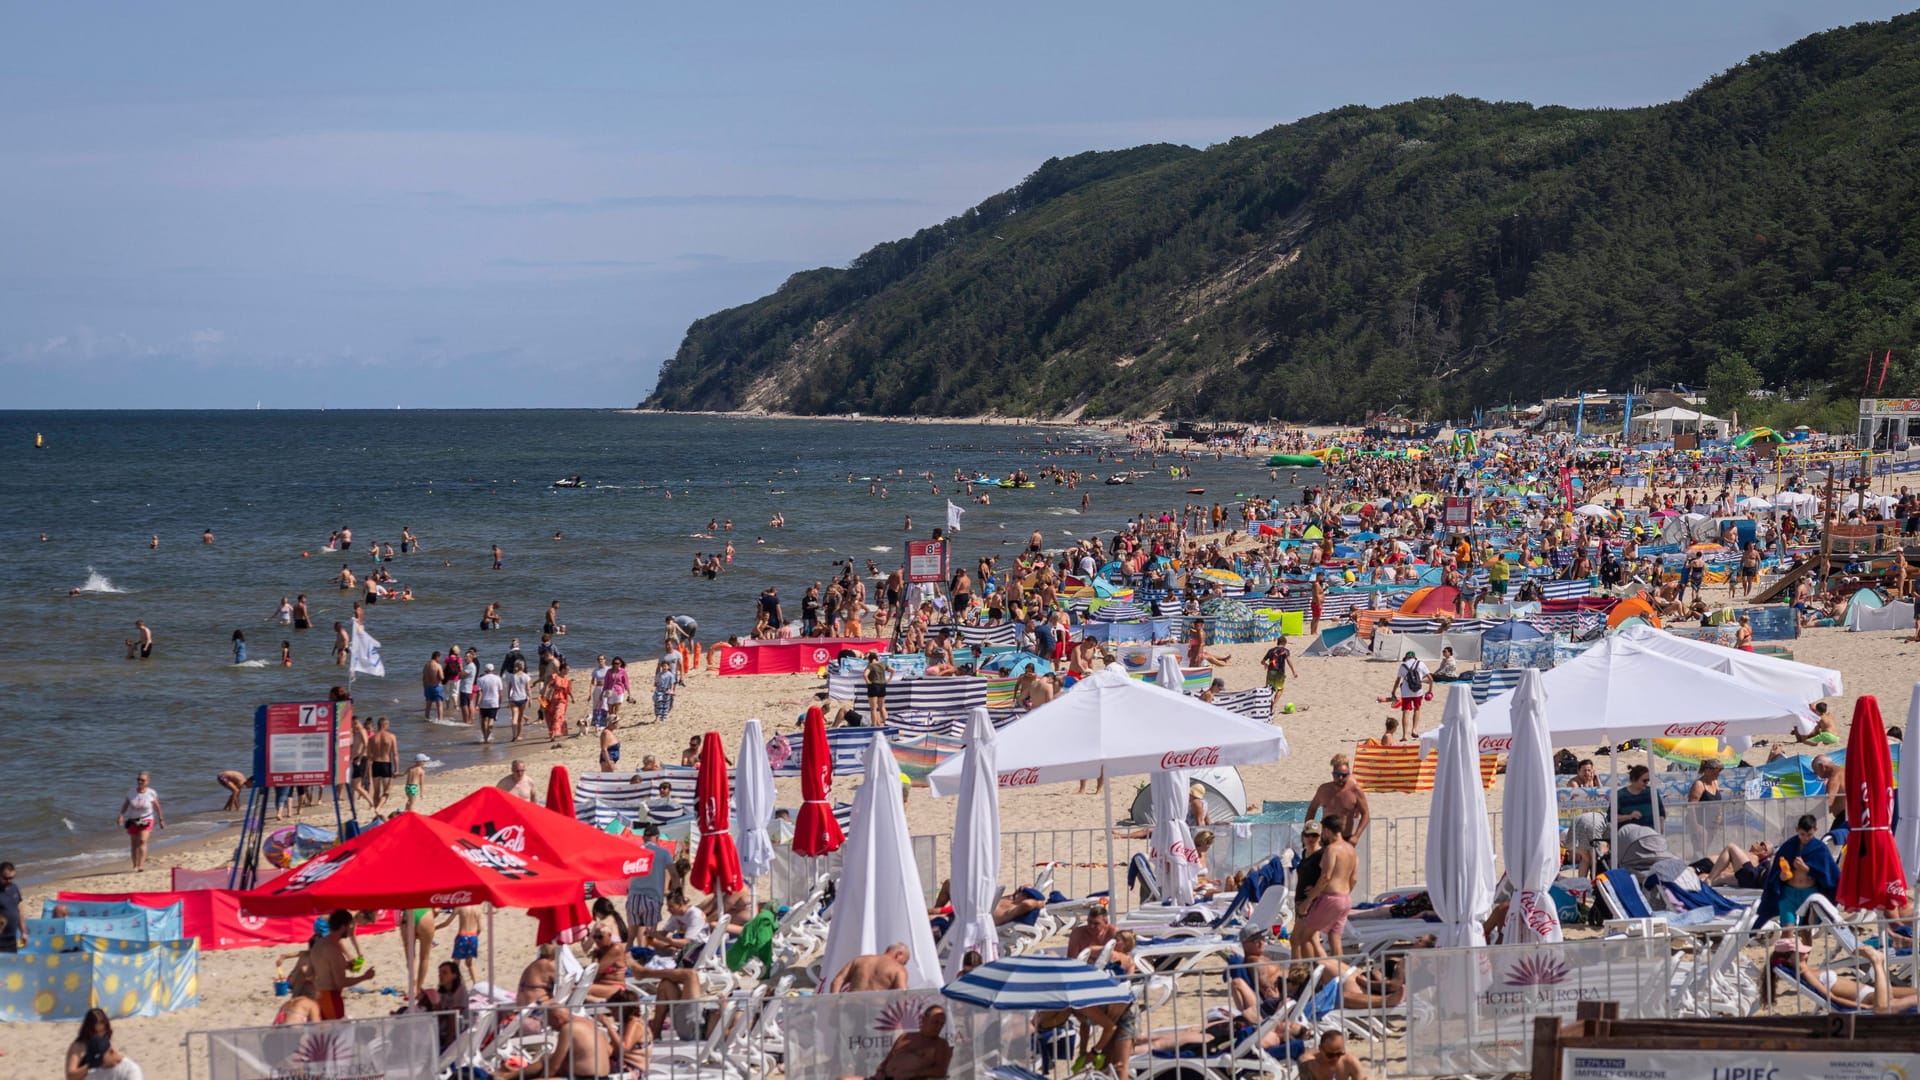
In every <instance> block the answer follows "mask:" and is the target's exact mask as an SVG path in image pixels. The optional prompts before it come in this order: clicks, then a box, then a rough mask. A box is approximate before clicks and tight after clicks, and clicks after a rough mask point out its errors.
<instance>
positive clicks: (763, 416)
mask: <svg viewBox="0 0 1920 1080" xmlns="http://www.w3.org/2000/svg"><path fill="white" fill-rule="evenodd" d="M613 411H614V412H616V413H620V414H622V415H626V416H706V417H719V418H721V419H727V420H827V421H834V422H838V423H854V424H927V425H940V426H948V427H1059V428H1088V429H1092V430H1096V431H1098V430H1111V428H1110V426H1109V423H1111V424H1117V425H1120V426H1133V425H1137V424H1146V423H1153V422H1154V421H1151V420H1145V419H1142V420H1131V421H1112V422H1102V421H1097V420H1063V419H1060V418H1058V417H1051V418H1028V417H1019V416H1003V415H1001V414H999V413H979V414H976V415H974V416H878V415H875V416H869V415H867V414H865V413H824V414H818V415H815V414H809V413H790V412H776V411H773V410H768V409H741V410H736V411H731V412H723V411H719V410H703V409H614V410H613Z"/></svg>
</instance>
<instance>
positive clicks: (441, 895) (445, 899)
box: [427, 889, 473, 907]
mask: <svg viewBox="0 0 1920 1080" xmlns="http://www.w3.org/2000/svg"><path fill="white" fill-rule="evenodd" d="M427 903H429V904H431V905H433V906H434V907H465V906H467V905H468V904H471V903H473V892H472V891H471V890H469V889H461V890H459V891H458V892H437V893H434V894H433V895H432V896H429V897H427Z"/></svg>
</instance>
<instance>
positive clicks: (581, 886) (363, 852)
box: [237, 814, 589, 916]
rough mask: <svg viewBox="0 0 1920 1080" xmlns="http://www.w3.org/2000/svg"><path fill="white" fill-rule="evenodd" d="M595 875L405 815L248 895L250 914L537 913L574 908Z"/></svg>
mask: <svg viewBox="0 0 1920 1080" xmlns="http://www.w3.org/2000/svg"><path fill="white" fill-rule="evenodd" d="M588 880H589V875H586V874H583V873H581V872H580V871H578V870H574V869H570V868H566V867H561V866H556V865H554V864H552V863H547V862H543V861H541V860H539V859H535V858H531V857H529V856H526V855H522V854H520V853H518V852H515V851H513V850H511V849H510V848H508V847H507V846H505V845H504V844H500V843H497V842H494V841H491V840H487V839H484V838H481V837H477V836H474V835H473V834H471V833H469V832H467V831H466V830H464V829H459V828H455V827H454V826H452V825H449V824H447V823H446V822H444V821H440V820H437V819H435V818H431V817H428V816H427V815H425V814H399V815H396V816H394V817H393V818H391V819H389V820H388V821H386V822H384V823H382V824H380V825H379V826H377V827H375V828H371V829H368V830H366V831H365V832H363V833H361V834H360V835H359V836H356V837H354V838H353V839H351V840H349V841H347V842H346V843H344V844H341V845H339V846H338V847H335V848H331V849H329V850H327V851H325V852H323V853H321V854H319V855H316V856H314V857H313V858H311V859H309V860H307V861H306V862H305V863H302V864H301V865H300V866H299V867H297V868H296V869H294V870H293V871H292V872H290V873H287V874H282V875H281V876H279V877H277V878H275V879H273V880H272V881H271V882H269V883H267V884H266V885H262V886H261V887H259V888H257V889H254V890H252V891H250V892H243V893H240V894H239V895H238V897H237V899H238V900H239V902H240V907H241V909H242V910H243V911H244V912H246V913H247V914H249V915H267V916H272V915H312V914H315V913H321V912H331V911H334V910H336V909H338V908H351V909H355V910H368V909H376V908H434V907H462V906H465V905H467V904H492V905H493V906H495V907H508V908H537V907H552V906H555V905H560V904H571V903H573V902H574V901H576V900H578V899H580V898H581V897H582V896H583V895H585V890H586V884H587V881H588Z"/></svg>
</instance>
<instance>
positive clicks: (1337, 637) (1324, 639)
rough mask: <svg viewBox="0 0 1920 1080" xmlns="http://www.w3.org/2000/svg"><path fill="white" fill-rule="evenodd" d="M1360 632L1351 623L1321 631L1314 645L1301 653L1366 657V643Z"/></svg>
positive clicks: (1303, 654) (1307, 654)
mask: <svg viewBox="0 0 1920 1080" xmlns="http://www.w3.org/2000/svg"><path fill="white" fill-rule="evenodd" d="M1359 634H1360V630H1359V628H1358V627H1356V626H1354V625H1353V624H1351V623H1340V624H1338V625H1335V626H1329V627H1327V628H1326V629H1325V630H1322V631H1320V634H1319V636H1318V637H1316V638H1314V639H1313V644H1311V645H1308V646H1307V647H1306V649H1305V650H1303V651H1302V652H1301V654H1300V655H1302V656H1365V655H1366V654H1367V648H1366V643H1365V642H1363V641H1361V640H1360V637H1359Z"/></svg>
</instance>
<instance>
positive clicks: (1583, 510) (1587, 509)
mask: <svg viewBox="0 0 1920 1080" xmlns="http://www.w3.org/2000/svg"><path fill="white" fill-rule="evenodd" d="M1573 512H1574V513H1576V514H1579V515H1580V516H1581V517H1598V518H1604V517H1612V516H1613V511H1611V510H1609V509H1607V508H1606V507H1604V506H1601V505H1600V504H1599V503H1587V504H1585V505H1583V506H1578V507H1575V508H1574V511H1573Z"/></svg>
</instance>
